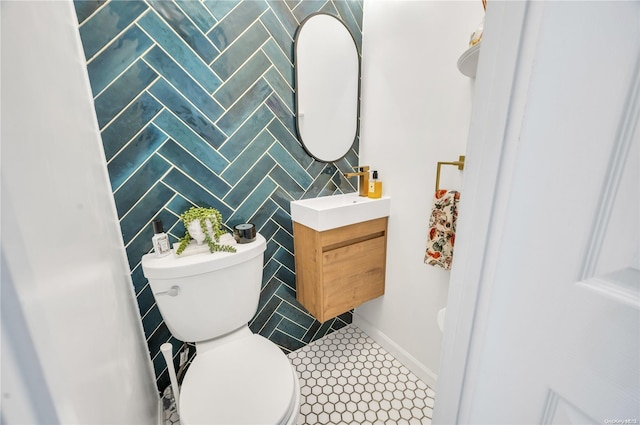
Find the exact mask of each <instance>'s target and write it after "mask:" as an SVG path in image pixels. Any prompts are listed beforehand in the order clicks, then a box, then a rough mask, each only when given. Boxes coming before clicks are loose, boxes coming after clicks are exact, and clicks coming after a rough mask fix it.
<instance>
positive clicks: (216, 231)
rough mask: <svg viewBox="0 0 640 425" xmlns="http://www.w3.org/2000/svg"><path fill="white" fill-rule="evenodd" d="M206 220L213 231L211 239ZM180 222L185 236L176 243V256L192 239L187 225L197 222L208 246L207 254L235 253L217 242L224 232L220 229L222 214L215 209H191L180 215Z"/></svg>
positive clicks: (230, 247)
mask: <svg viewBox="0 0 640 425" xmlns="http://www.w3.org/2000/svg"><path fill="white" fill-rule="evenodd" d="M207 220H208V221H209V223H211V228H212V230H213V238H212V237H211V234H210V232H209V231H208V227H207ZM180 221H182V223H183V224H184V228H185V234H184V236H183V237H182V238H180V240H179V241H178V242H180V245H179V246H178V249H177V250H176V254H177V255H180V254H182V252H183V251H184V250H185V249H186V248H187V246H188V245H189V243H190V242H191V241H192V240H193V239H194V238H193V236H192V235H191V234H190V233H189V225H190V224H191V223H192V222H194V221H197V222H199V223H200V228H201V229H202V231H203V233H204V235H205V237H204V241H205V242H206V243H207V245H209V252H236V249H235V248H234V247H232V246H229V245H220V244H219V243H218V242H217V241H218V240H219V239H220V236H222V235H224V234H225V233H226V232H225V231H224V230H223V229H222V214H220V211H218V210H216V209H215V208H204V207H191V208H189V209H188V210H187V211H185V212H183V213H182V214H180Z"/></svg>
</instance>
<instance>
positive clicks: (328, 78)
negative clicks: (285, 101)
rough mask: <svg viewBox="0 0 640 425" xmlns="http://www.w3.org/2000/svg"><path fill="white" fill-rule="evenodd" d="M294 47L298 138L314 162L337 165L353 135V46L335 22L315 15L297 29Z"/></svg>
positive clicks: (357, 67) (357, 68) (355, 77)
mask: <svg viewBox="0 0 640 425" xmlns="http://www.w3.org/2000/svg"><path fill="white" fill-rule="evenodd" d="M294 46H295V47H294V49H295V51H294V62H295V64H294V67H295V84H296V127H297V130H298V138H299V139H300V142H302V145H303V146H304V148H305V150H306V151H307V152H308V153H309V154H310V155H311V156H313V157H314V158H315V159H317V160H319V161H323V162H333V161H337V160H339V159H341V158H342V157H343V156H345V155H346V153H347V152H349V149H350V148H351V146H352V145H353V142H354V141H355V139H356V136H357V133H358V97H359V87H360V84H359V82H360V78H359V77H360V60H359V58H358V49H357V47H356V43H355V40H354V39H353V36H352V35H351V32H350V31H349V29H348V28H347V27H346V26H345V25H344V23H343V22H342V21H341V20H340V19H338V18H336V17H335V16H333V15H329V14H326V13H316V14H313V15H310V16H309V17H308V18H307V19H305V20H304V21H303V22H302V23H301V24H300V28H299V29H298V32H297V34H296V37H295V42H294Z"/></svg>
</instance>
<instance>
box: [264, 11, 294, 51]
mask: <svg viewBox="0 0 640 425" xmlns="http://www.w3.org/2000/svg"><path fill="white" fill-rule="evenodd" d="M260 20H261V21H262V23H263V24H264V26H265V27H266V28H267V31H269V34H271V37H272V39H273V40H275V42H276V43H278V46H280V48H281V49H282V51H283V52H285V53H286V54H287V55H293V35H294V34H293V33H289V32H288V31H287V30H286V29H285V28H284V27H283V26H282V23H281V22H280V20H278V18H276V15H275V14H274V13H273V11H272V10H269V11H268V12H266V13H265V14H264V15H262V17H261V18H260Z"/></svg>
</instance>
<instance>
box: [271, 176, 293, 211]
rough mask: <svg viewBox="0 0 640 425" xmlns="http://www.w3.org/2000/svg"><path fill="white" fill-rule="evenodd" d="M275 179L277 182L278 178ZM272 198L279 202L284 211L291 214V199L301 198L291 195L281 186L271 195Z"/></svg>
mask: <svg viewBox="0 0 640 425" xmlns="http://www.w3.org/2000/svg"><path fill="white" fill-rule="evenodd" d="M274 169H275V168H274ZM272 173H273V172H272ZM275 181H276V182H277V180H275ZM271 199H272V200H273V201H274V202H275V203H276V204H278V206H279V207H280V208H281V209H282V210H283V211H284V212H286V213H287V214H289V215H291V201H293V200H294V199H299V198H297V197H293V196H291V195H289V194H288V193H287V192H285V191H284V190H283V189H282V188H281V187H278V189H276V191H275V192H273V195H271Z"/></svg>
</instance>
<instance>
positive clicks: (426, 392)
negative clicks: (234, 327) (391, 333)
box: [165, 325, 435, 425]
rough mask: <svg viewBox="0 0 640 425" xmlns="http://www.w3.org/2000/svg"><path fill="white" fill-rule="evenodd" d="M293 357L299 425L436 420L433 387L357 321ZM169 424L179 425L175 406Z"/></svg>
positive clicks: (167, 415) (167, 418)
mask: <svg viewBox="0 0 640 425" xmlns="http://www.w3.org/2000/svg"><path fill="white" fill-rule="evenodd" d="M288 357H289V359H290V360H291V362H292V363H293V365H294V366H295V368H296V370H297V372H298V376H299V377H300V391H301V393H302V405H301V406H300V414H299V416H298V425H316V424H328V425H342V424H362V425H379V424H380V425H383V424H384V425H402V424H409V425H413V424H431V416H432V411H433V403H434V401H435V393H434V391H433V390H432V389H431V388H429V387H428V386H427V385H426V384H425V383H424V382H422V381H421V380H420V379H419V378H418V377H417V376H416V375H414V374H413V373H411V372H410V371H409V369H407V368H406V367H405V366H403V365H402V364H401V363H400V362H399V361H398V360H396V359H395V358H394V357H393V356H392V355H391V354H389V353H388V352H386V351H385V350H384V349H383V348H382V347H380V345H378V344H377V343H376V342H374V341H373V340H372V339H371V338H369V336H367V335H366V334H365V333H364V332H362V331H361V330H360V329H359V328H357V327H356V326H354V325H348V326H346V327H344V328H342V329H340V330H338V331H336V332H334V333H332V334H330V335H327V336H325V337H324V338H322V339H319V340H317V341H315V342H312V343H311V344H309V345H307V346H305V347H303V348H301V349H299V350H297V351H294V352H292V353H290V354H289V355H288ZM165 424H166V425H178V424H179V419H178V416H177V413H176V412H175V407H173V408H172V409H171V408H170V409H168V410H167V411H165Z"/></svg>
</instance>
